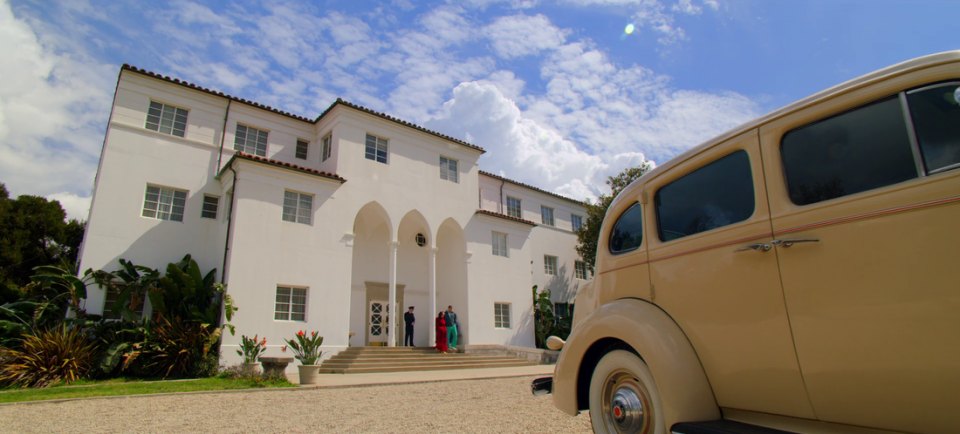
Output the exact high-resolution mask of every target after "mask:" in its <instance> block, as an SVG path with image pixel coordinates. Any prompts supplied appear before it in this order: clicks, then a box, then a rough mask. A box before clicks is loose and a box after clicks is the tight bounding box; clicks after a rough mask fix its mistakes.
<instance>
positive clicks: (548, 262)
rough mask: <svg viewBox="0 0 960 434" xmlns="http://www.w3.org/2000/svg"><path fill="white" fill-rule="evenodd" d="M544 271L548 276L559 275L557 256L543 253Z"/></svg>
mask: <svg viewBox="0 0 960 434" xmlns="http://www.w3.org/2000/svg"><path fill="white" fill-rule="evenodd" d="M543 273H544V274H546V275H548V276H556V275H557V257H556V256H550V255H543Z"/></svg>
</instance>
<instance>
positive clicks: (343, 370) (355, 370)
mask: <svg viewBox="0 0 960 434" xmlns="http://www.w3.org/2000/svg"><path fill="white" fill-rule="evenodd" d="M532 364H533V363H530V362H528V361H526V360H520V359H515V360H514V361H509V362H503V363H489V362H487V363H464V364H459V363H446V364H431V365H424V364H420V365H405V366H370V367H367V366H350V367H332V368H328V367H325V366H321V367H320V372H321V373H325V374H360V373H368V372H409V371H439V370H449V369H477V368H502V367H508V366H529V365H532Z"/></svg>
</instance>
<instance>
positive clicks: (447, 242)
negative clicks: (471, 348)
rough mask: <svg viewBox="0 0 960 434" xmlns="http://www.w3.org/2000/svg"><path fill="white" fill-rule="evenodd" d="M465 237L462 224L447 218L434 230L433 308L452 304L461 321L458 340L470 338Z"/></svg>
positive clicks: (460, 344)
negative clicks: (435, 305) (434, 296)
mask: <svg viewBox="0 0 960 434" xmlns="http://www.w3.org/2000/svg"><path fill="white" fill-rule="evenodd" d="M468 259H469V258H468V257H467V240H466V237H465V236H464V233H463V228H461V227H460V225H459V224H458V223H457V222H456V220H454V219H452V218H450V219H446V220H444V221H443V223H442V224H441V225H440V228H439V229H438V230H437V242H436V268H435V269H436V294H437V297H436V300H437V307H436V311H435V312H433V316H434V317H436V315H437V313H438V312H439V311H440V310H442V309H446V308H447V306H453V308H454V310H455V311H456V312H457V317H458V322H459V323H460V328H461V330H460V334H461V337H460V343H459V344H458V346H460V347H463V346H464V345H467V344H468V343H469V342H470V314H469V309H468V305H467V302H468V297H467V260H468Z"/></svg>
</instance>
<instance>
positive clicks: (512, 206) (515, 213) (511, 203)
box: [507, 196, 523, 219]
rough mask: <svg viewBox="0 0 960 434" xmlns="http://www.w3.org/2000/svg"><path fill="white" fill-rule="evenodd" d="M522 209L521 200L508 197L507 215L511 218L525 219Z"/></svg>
mask: <svg viewBox="0 0 960 434" xmlns="http://www.w3.org/2000/svg"><path fill="white" fill-rule="evenodd" d="M522 213H523V211H521V208H520V199H517V198H515V197H513V196H507V215H508V216H510V217H516V218H518V219H519V218H523V217H521V216H522V215H523V214H522Z"/></svg>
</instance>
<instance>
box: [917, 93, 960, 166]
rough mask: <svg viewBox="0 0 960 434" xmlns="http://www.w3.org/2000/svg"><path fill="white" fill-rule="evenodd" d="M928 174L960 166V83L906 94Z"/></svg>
mask: <svg viewBox="0 0 960 434" xmlns="http://www.w3.org/2000/svg"><path fill="white" fill-rule="evenodd" d="M907 102H908V104H909V106H910V118H911V120H912V121H913V127H914V132H915V133H916V135H917V144H918V145H919V146H920V154H921V155H923V164H924V167H925V168H926V169H927V173H937V172H942V171H945V170H950V169H956V168H958V167H960V81H958V82H951V83H941V84H936V85H933V86H928V87H925V88H921V89H916V90H912V91H910V92H907Z"/></svg>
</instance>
